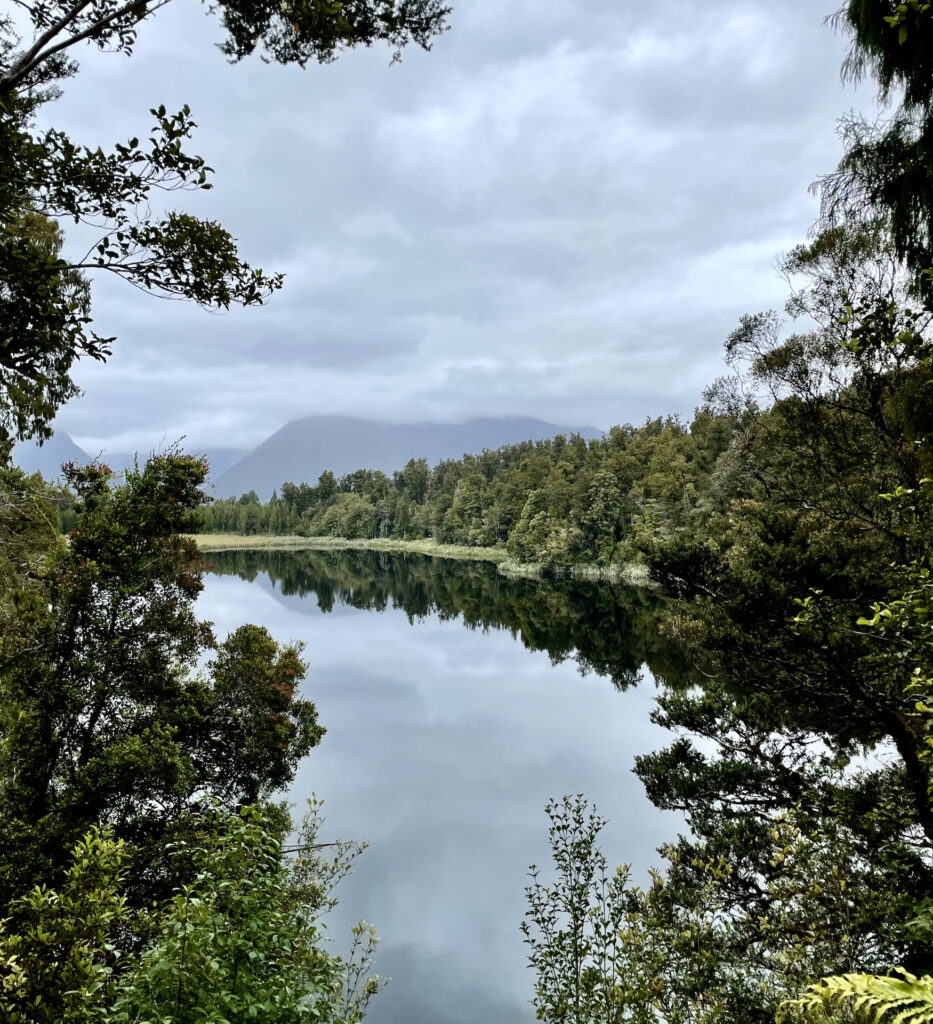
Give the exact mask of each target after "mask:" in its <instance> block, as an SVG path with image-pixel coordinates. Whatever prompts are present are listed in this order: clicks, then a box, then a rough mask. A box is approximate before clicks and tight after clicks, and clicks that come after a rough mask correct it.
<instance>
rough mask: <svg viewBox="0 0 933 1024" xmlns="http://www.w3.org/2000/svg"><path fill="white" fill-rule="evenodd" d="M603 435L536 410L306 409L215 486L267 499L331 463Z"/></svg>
mask: <svg viewBox="0 0 933 1024" xmlns="http://www.w3.org/2000/svg"><path fill="white" fill-rule="evenodd" d="M571 433H577V434H582V435H583V437H586V438H592V437H601V436H602V431H601V430H597V429H596V428H595V427H568V426H558V425H557V424H555V423H546V422H544V420H538V419H533V418H531V417H515V418H501V419H494V418H491V417H486V418H482V419H473V420H467V422H465V423H386V422H381V421H376V420H365V419H360V418H357V417H353V416H305V417H303V418H302V419H298V420H292V421H291V422H290V423H286V424H285V426H284V427H282V428H281V429H279V430H277V431H276V432H275V433H274V434H273V435H272V436H271V437H269V438H267V439H266V440H265V441H263V442H262V444H260V445H259V446H258V447H256V448H254V449H253V450H252V451H251V452H249V453H248V454H247V455H245V456H244V457H243V458H242V459H240V461H239V462H238V463H236V465H234V466H233V467H231V468H230V469H229V470H228V471H227V472H226V473H224V474H222V475H221V476H220V477H218V478H217V480H216V482H215V486H214V494H215V495H216V496H217V497H220V498H229V497H237V496H239V495H240V494H243V493H245V492H246V491H249V490H254V491H255V492H256V493H257V494H258V495H259V497H260V498H261V499H262V500H263V501H267V500H268V499H269V497H270V496H271V495H272V492H273V490H275V489H276V488H278V487H281V485H282V484H283V483H284V482H285V481H290V482H292V483H311V484H313V483H316V482H317V478H318V477H319V476H320V475H321V473H323V472H324V470H325V469H330V470H332V471H333V472H334V474H335V475H337V476H341V475H343V474H345V473H352V472H353V470H355V469H378V470H382V472H383V473H392V471H393V470H396V469H401V468H402V467H403V466H404V465H405V463H406V462H408V460H409V459H420V458H425V459H427V460H428V462H429V463H430V464H431V465H432V466H433V465H435V464H436V463H438V462H440V461H441V460H442V459H459V458H462V457H463V455H464V454H465V453H470V454H477V455H478V454H479V453H480V452H481V451H482V450H483V449H484V448H500V447H501V446H502V445H505V444H517V443H518V442H519V441H540V440H544V439H545V438H548V437H554V436H555V435H556V434H566V435H569V434H571Z"/></svg>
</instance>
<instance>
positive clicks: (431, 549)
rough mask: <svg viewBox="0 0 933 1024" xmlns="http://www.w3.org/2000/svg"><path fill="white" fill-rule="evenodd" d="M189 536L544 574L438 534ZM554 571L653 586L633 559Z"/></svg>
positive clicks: (209, 543) (208, 542)
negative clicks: (417, 537)
mask: <svg viewBox="0 0 933 1024" xmlns="http://www.w3.org/2000/svg"><path fill="white" fill-rule="evenodd" d="M190 537H191V539H192V540H193V541H194V542H195V543H196V544H197V545H198V548H199V549H200V550H201V551H204V552H211V551H383V552H386V553H387V554H411V555H427V556H428V557H431V558H449V559H451V560H453V561H459V562H491V563H493V564H494V565H495V566H496V567H497V569H498V571H499V572H500V573H501V574H502V575H503V576H509V577H513V578H514V577H525V578H539V579H540V578H542V577H543V576H544V575H545V567H544V566H543V565H542V564H540V563H536V562H518V561H516V560H515V559H514V558H512V557H511V556H510V555H509V553H508V552H507V551H506V549H505V548H503V547H470V546H468V545H466V544H441V543H439V542H438V541H436V540H424V539H422V540H399V539H398V538H394V537H374V538H371V539H368V540H367V539H356V540H351V539H349V538H346V537H298V536H296V535H295V534H251V535H247V534H241V533H195V534H190ZM550 571H551V572H552V573H555V574H556V575H558V576H566V577H570V578H571V579H577V580H589V581H592V582H596V581H598V582H603V583H615V584H623V585H625V586H630V587H648V588H651V589H654V588H655V587H657V583H655V582H654V581H653V580H652V579H651V577H650V574H649V572H648V569H647V567H646V566H644V565H641V564H639V563H637V562H625V563H616V564H613V565H593V564H591V563H581V564H579V565H568V566H552V567H551V568H550Z"/></svg>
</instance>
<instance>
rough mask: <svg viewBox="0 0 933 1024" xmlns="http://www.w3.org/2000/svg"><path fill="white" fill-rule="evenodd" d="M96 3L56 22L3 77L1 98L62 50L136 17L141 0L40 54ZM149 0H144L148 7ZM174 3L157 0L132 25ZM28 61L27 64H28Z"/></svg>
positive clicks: (86, 1) (85, 0)
mask: <svg viewBox="0 0 933 1024" xmlns="http://www.w3.org/2000/svg"><path fill="white" fill-rule="evenodd" d="M92 2H93V0H82V2H81V3H79V4H77V5H76V6H75V7H74V8H72V10H71V11H70V12H69V13H68V14H67V15H65V16H64V17H63V18H61V19H60V20H59V21H57V22H56V23H55V25H53V26H52V28H50V29H49V30H48V31H47V32H44V33H43V34H42V36H40V37H39V39H38V40H36V42H35V43H34V44H33V46H32V47H30V49H29V50H28V51H27V53H26V54H24V55H23V57H22V58H20V60H18V61H17V62H16V64H15V65H14V66H13V68H11V70H10V71H9V72H7V74H5V75H4V76H3V77H2V78H0V95H2V94H3V93H6V92H10V91H11V90H12V89H14V88H15V87H16V86H17V85H19V83H20V82H21V81H22V80H23V79H24V78H25V77H26V75H28V74H29V73H30V71H32V70H33V69H34V68H36V67H38V65H39V64H41V63H42V62H43V61H45V60H48V59H49V57H52V56H54V54H56V53H59V52H60V51H61V50H65V49H67V48H68V47H69V46H74V44H75V43H80V42H81V41H82V40H84V39H88V38H90V37H91V36H93V35H96V34H97V33H98V32H100V31H101V30H103V29H105V28H107V27H108V26H110V25H112V24H113V23H114V22H115V21H118V20H119V19H120V18H122V17H124V16H125V15H127V14H133V12H134V10H135V9H137V8H138V7H139V0H128V2H127V3H125V4H124V5H123V6H122V7H120V8H118V9H117V10H116V11H114V12H113V13H112V14H110V15H108V16H107V17H106V18H101V19H100V20H99V21H95V22H94V23H93V24H91V25H89V26H88V27H87V28H86V29H84V30H83V31H81V32H76V33H75V34H74V35H72V36H69V37H68V38H67V39H63V40H62V41H61V42H60V43H56V44H55V45H54V46H50V47H49V48H48V49H47V50H44V51H43V52H42V53H39V52H38V50H39V49H41V47H42V46H43V45H45V43H47V42H49V41H50V40H52V39H54V37H55V36H56V35H58V33H59V32H60V31H61V30H62V29H63V28H64V27H66V26H67V24H68V22H69V21H71V20H72V19H73V18H75V17H77V15H78V14H80V13H81V11H82V10H83V9H84V8H85V7H87V6H88V5H89V4H90V3H92ZM145 2H146V0H143V3H144V4H145ZM171 2H172V0H158V2H157V3H154V4H153V5H152V6H151V7H147V6H144V7H143V9H142V12H141V13H140V14H138V15H135V14H134V17H133V24H134V25H138V24H139V23H140V22H141V21H143V20H144V19H145V18H146V16H147V15H149V14H152V13H154V12H155V11H157V10H159V8H160V7H164V6H165V5H166V4H169V3H171ZM27 60H28V62H27Z"/></svg>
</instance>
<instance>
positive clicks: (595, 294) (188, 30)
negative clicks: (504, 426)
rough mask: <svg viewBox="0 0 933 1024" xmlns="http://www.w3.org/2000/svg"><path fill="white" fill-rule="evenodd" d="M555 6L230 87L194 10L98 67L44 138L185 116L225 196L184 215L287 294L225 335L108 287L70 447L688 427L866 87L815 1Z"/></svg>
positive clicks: (772, 275) (221, 321) (91, 54)
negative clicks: (842, 71) (403, 428)
mask: <svg viewBox="0 0 933 1024" xmlns="http://www.w3.org/2000/svg"><path fill="white" fill-rule="evenodd" d="M539 8H540V5H536V6H535V7H532V5H531V4H530V3H528V2H526V0H519V2H516V3H513V4H510V5H497V4H494V3H493V2H492V0H473V2H472V3H469V4H459V5H455V6H454V11H453V14H452V16H451V19H450V24H451V28H450V31H449V32H447V33H446V34H445V35H443V36H442V37H441V38H439V39H438V40H437V41H436V43H435V46H434V49H433V50H432V52H431V53H427V54H425V53H422V52H420V51H417V52H416V51H408V52H406V53H405V55H404V59H403V61H402V63H401V64H400V65H396V66H394V67H390V66H389V53H388V51H386V50H380V49H373V50H368V51H365V50H364V51H361V52H353V53H349V54H346V55H344V56H343V57H341V58H340V60H339V61H338V62H337V63H335V64H333V65H330V66H326V67H314V68H309V69H307V70H306V71H304V72H302V71H300V70H298V69H294V68H280V67H277V66H267V65H264V64H262V63H261V62H260V61H258V60H250V61H246V62H244V63H243V64H241V65H237V66H230V65H228V64H227V63H226V62H225V60H224V58H223V56H222V55H221V54H220V53H219V51H217V49H216V48H215V47H214V46H213V45H212V44H213V43H216V42H217V41H218V40H219V39H220V35H221V33H220V28H219V26H218V25H217V23H216V21H215V20H214V19H212V18H211V17H209V16H206V15H205V11H204V9H203V8H200V7H196V6H194V5H190V6H186V5H184V4H173V5H170V6H169V7H168V8H166V9H165V10H164V11H160V12H159V14H158V15H157V16H156V18H155V19H154V21H153V22H151V23H150V24H144V25H143V26H142V28H141V31H140V37H139V42H138V46H137V52H136V53H135V54H134V56H133V57H132V58H131V59H129V60H127V59H126V58H125V57H121V56H119V55H114V54H99V53H96V52H95V51H92V50H88V51H85V52H82V53H80V54H79V55H78V56H79V58H80V60H81V70H80V71H79V73H78V75H77V77H76V78H75V79H74V80H72V81H69V82H67V83H66V89H65V95H64V97H63V98H62V99H60V100H58V101H57V102H55V103H53V104H51V105H49V106H48V107H47V108H46V111H45V116H46V117H47V118H48V119H49V122H50V123H53V124H56V125H57V126H60V127H63V128H65V129H66V130H67V131H69V132H70V133H71V135H72V137H73V138H74V139H75V140H76V141H81V142H85V143H88V144H91V145H98V144H100V145H102V146H104V147H105V148H108V147H109V146H112V144H113V143H114V142H116V141H119V140H120V139H123V138H125V137H127V136H130V135H134V134H136V135H142V134H143V133H144V132H145V130H146V129H147V128H148V127H149V121H150V118H149V115H148V114H147V110H148V108H149V107H152V106H156V105H158V104H159V103H164V104H165V105H166V107H167V108H169V109H170V110H171V109H177V108H179V107H181V105H182V104H184V103H188V104H189V105H190V106H191V108H192V112H193V115H194V118H195V120H196V121H197V123H198V125H199V127H198V129H197V131H196V133H195V138H194V140H193V142H192V144H191V146H190V148H191V150H192V151H194V152H197V153H200V154H201V155H203V156H204V157H205V158H206V159H207V162H208V164H209V165H211V166H212V167H213V168H214V169H215V171H216V175H215V178H214V183H215V187H214V190H213V191H211V192H206V193H190V194H186V195H182V196H180V197H172V198H173V200H174V203H173V205H175V206H177V207H178V208H181V209H185V210H190V211H191V212H194V213H197V214H198V215H201V216H206V217H210V218H216V219H218V220H220V221H221V222H222V223H223V225H224V226H225V227H226V228H227V229H228V230H230V231H231V232H232V233H233V234H234V235H235V236H236V237H237V238H238V239H239V241H240V245H241V252H242V254H243V255H244V256H245V257H246V258H247V259H248V260H249V261H250V262H251V263H253V264H254V265H259V266H262V267H263V268H264V269H265V270H267V271H283V272H284V273H285V274H286V283H285V288H284V290H283V291H282V292H279V293H277V294H276V295H275V296H274V297H273V299H272V300H271V302H270V303H269V304H268V305H267V306H265V307H262V308H258V309H248V310H233V311H231V312H229V313H226V314H223V315H216V314H215V315H212V314H208V313H205V312H203V311H201V310H199V309H197V308H196V307H194V306H192V305H191V304H188V303H178V302H169V301H164V300H158V299H155V298H152V297H149V296H146V295H142V294H140V293H139V292H138V291H137V290H135V289H133V288H131V287H128V286H126V285H124V284H123V283H122V282H120V281H115V280H97V281H95V285H94V317H95V329H96V330H97V331H98V332H99V333H102V334H106V335H110V334H115V335H117V338H118V340H117V342H116V345H115V348H114V354H113V357H112V358H111V360H110V361H109V362H108V363H107V364H106V365H104V366H100V365H97V364H93V365H91V364H88V363H83V364H81V366H80V367H79V368H78V371H77V373H76V379H77V380H78V382H79V384H80V385H81V386H82V387H83V388H84V389H85V394H84V395H83V397H81V398H78V399H76V400H74V401H73V402H71V403H70V404H69V405H67V406H66V407H65V408H64V409H63V410H62V411H61V412H60V414H59V416H58V418H57V421H56V427H57V428H59V429H61V430H64V431H66V432H68V433H69V434H71V435H72V436H73V437H74V438H75V440H76V441H77V442H78V443H79V444H80V445H82V447H84V448H85V449H87V450H100V449H109V450H116V451H122V450H133V449H139V450H145V449H149V448H152V447H154V446H158V445H160V444H163V443H165V442H166V441H172V440H175V439H176V438H178V437H181V436H183V435H184V436H186V437H187V438H188V439H189V440H190V441H191V443H193V444H196V445H201V446H209V445H215V446H216V445H225V446H231V447H252V446H254V445H256V444H258V443H259V442H260V441H262V440H263V439H264V438H265V437H267V436H268V435H269V434H271V433H273V432H274V431H275V430H276V429H278V428H279V427H280V426H281V425H282V424H284V423H285V422H286V421H288V420H291V419H294V418H296V417H299V416H304V415H310V414H343V415H356V416H369V417H373V418H378V419H385V420H390V421H433V420H445V421H449V420H464V419H467V418H470V417H473V416H482V415H489V416H536V417H539V418H541V419H545V420H549V421H551V422H558V423H572V424H580V425H583V424H587V425H593V426H596V427H598V428H601V429H605V428H608V427H609V426H610V425H612V424H614V423H621V422H633V423H639V422H641V421H643V420H644V419H645V418H646V417H647V416H656V415H663V414H667V413H679V414H681V415H689V414H690V413H691V411H692V410H693V408H694V407H695V406H696V405H697V404H698V402H699V401H700V397H701V393H702V390H703V388H704V386H705V385H707V384H708V383H709V382H710V381H712V380H713V379H714V378H715V377H716V376H718V375H719V374H720V373H721V372H722V359H721V352H722V343H723V341H724V339H725V337H726V336H727V334H728V333H729V331H730V330H731V329H732V328H733V327H734V326H735V324H736V322H737V320H738V318H739V316H741V315H742V314H743V313H746V312H756V311H758V310H760V309H765V308H779V307H780V306H781V305H782V304H783V301H784V298H785V293H786V286H785V284H784V282H782V281H781V279H780V277H779V275H778V273H777V271H776V268H775V264H776V259H777V257H778V255H779V254H780V253H781V252H783V251H786V250H787V249H789V248H790V247H792V246H793V245H795V244H797V243H799V242H801V241H803V240H804V239H805V238H806V235H807V232H808V230H809V229H810V227H811V225H812V223H813V221H814V219H815V217H816V213H817V200H816V198H815V197H813V196H812V195H810V194H808V192H807V187H808V185H809V184H810V183H811V182H812V181H813V180H814V179H816V178H817V177H819V175H821V174H823V173H825V172H827V171H829V170H831V169H832V168H833V166H834V165H835V163H836V161H837V159H838V157H839V154H840V144H839V141H838V139H837V137H836V135H835V124H836V120H837V119H838V117H839V116H840V115H842V114H843V113H844V112H846V111H847V110H849V109H850V108H853V107H856V108H860V109H863V110H864V109H866V108H867V107H868V106H869V105H870V104H871V103H872V102H873V97H872V94H871V90H870V89H863V90H862V91H861V92H858V91H855V90H853V89H851V88H843V86H842V84H841V82H840V78H839V67H840V64H841V61H842V58H843V56H844V54H845V51H846V46H847V43H846V40H845V39H844V38H842V37H840V36H838V35H836V34H834V33H833V32H832V31H831V30H830V29H829V28H828V27H826V26H825V25H824V24H823V21H824V18H825V17H826V15H828V14H830V13H832V12H831V11H830V10H820V9H818V8H815V5H813V4H812V2H810V0H793V2H791V3H788V4H785V5H782V6H781V8H780V9H777V8H775V7H774V6H773V5H764V4H760V3H758V4H756V3H741V2H735V0H715V2H713V3H710V4H707V5H703V6H702V7H699V6H698V5H693V4H688V3H686V2H682V0H658V2H656V3H655V4H653V5H651V7H650V9H649V10H645V9H644V8H642V7H636V6H635V5H632V6H629V5H622V4H613V3H609V2H607V0H576V2H575V3H570V2H569V0H568V2H562V0H553V2H552V3H551V4H549V5H548V6H547V9H546V10H544V11H542V10H540V9H539ZM66 232H67V226H66ZM79 243H80V239H79V238H78V237H77V236H74V238H73V240H72V242H71V244H73V245H75V246H78V245H79Z"/></svg>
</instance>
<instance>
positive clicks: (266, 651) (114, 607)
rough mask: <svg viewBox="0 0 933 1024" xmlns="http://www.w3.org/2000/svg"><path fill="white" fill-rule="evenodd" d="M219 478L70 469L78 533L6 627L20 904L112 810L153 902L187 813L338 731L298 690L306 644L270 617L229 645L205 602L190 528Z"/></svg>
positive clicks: (7, 740) (193, 469)
mask: <svg viewBox="0 0 933 1024" xmlns="http://www.w3.org/2000/svg"><path fill="white" fill-rule="evenodd" d="M204 473H205V467H204V465H203V463H201V462H200V461H198V460H196V459H194V458H191V457H190V456H180V455H175V454H168V455H165V456H159V457H156V458H153V459H151V460H150V461H149V462H148V463H147V465H146V467H145V468H144V469H142V470H136V471H132V472H130V473H128V474H127V479H126V483H125V484H124V485H123V486H121V487H112V486H111V484H110V474H109V471H108V470H107V469H106V467H101V466H91V467H86V468H84V469H77V468H75V467H71V468H69V470H68V475H69V478H70V480H71V482H72V485H73V486H74V487H75V488H76V490H77V493H78V498H77V502H76V506H75V510H74V511H75V515H76V521H77V525H76V527H75V529H74V530H73V531H72V533H71V536H70V543H69V544H68V545H67V546H66V547H65V546H60V545H57V544H56V545H55V546H54V547H53V548H52V550H51V551H49V552H48V553H47V556H46V560H45V562H44V563H43V564H42V565H41V566H35V567H33V569H32V575H31V577H30V580H29V581H28V582H29V584H30V589H26V588H25V586H22V587H20V588H19V589H18V591H17V592H16V594H15V595H14V597H15V600H14V602H13V609H12V611H11V613H10V614H9V615H8V616H7V617H6V619H5V621H4V622H3V634H2V635H0V642H2V652H3V657H2V663H0V695H2V701H0V708H2V712H0V744H2V751H3V762H2V769H0V807H2V816H3V826H2V828H0V893H2V900H3V902H4V903H5V902H7V901H8V900H10V899H12V898H13V897H14V896H16V895H17V894H19V893H22V892H23V891H25V889H26V888H27V887H28V886H29V885H31V884H33V882H35V881H38V880H41V881H43V882H45V883H46V884H55V882H56V880H57V879H58V878H59V877H60V872H61V871H62V870H63V869H64V857H65V855H66V853H67V851H68V849H70V847H71V846H73V844H74V843H75V842H76V841H77V840H78V838H79V837H80V836H81V835H82V834H84V833H85V832H86V831H87V829H88V828H90V827H91V826H93V825H95V824H100V823H105V824H109V825H111V826H112V827H113V828H114V830H115V834H116V836H117V838H123V839H127V840H130V841H132V842H133V843H134V845H136V846H137V847H138V853H137V856H136V858H135V861H134V865H135V866H134V877H133V879H132V880H131V886H132V887H133V891H134V892H136V897H135V898H138V899H140V900H143V899H145V898H146V896H145V895H144V894H142V893H140V892H138V891H136V889H135V887H136V886H137V885H141V884H142V880H143V879H144V878H147V879H148V881H147V882H146V885H147V886H148V887H149V890H150V892H152V893H153V894H154V893H155V892H156V890H155V889H153V888H152V887H153V886H157V882H156V880H155V879H156V877H158V876H160V875H162V874H164V871H165V865H164V857H163V854H162V848H163V845H164V843H165V842H166V838H167V837H168V836H169V835H170V834H171V833H172V831H173V829H174V828H175V827H176V824H177V823H178V822H179V820H180V819H181V816H182V815H183V814H184V812H185V811H186V809H187V808H189V807H190V806H191V805H192V804H193V803H196V802H198V801H201V800H203V799H204V798H205V797H214V798H216V799H218V800H220V801H222V803H223V804H224V805H226V806H235V805H236V804H237V803H239V802H243V801H255V800H256V799H260V798H265V797H266V796H268V794H269V793H271V792H272V791H274V790H276V789H279V788H281V787H283V786H285V785H286V784H287V782H288V781H289V780H290V778H291V777H292V774H293V772H294V770H295V766H296V765H297V763H298V761H299V760H300V758H301V757H303V756H304V755H305V754H306V753H307V752H308V750H309V749H310V748H311V747H313V746H314V745H316V744H317V743H318V742H319V740H320V738H321V736H322V734H323V729H322V728H321V726H320V725H319V724H318V722H317V714H316V710H315V708H314V705H313V704H312V703H311V702H309V701H306V700H303V699H301V698H300V697H299V696H298V693H297V687H298V685H299V684H300V682H301V680H302V678H303V677H304V673H305V666H304V664H303V663H302V662H301V660H300V649H299V648H296V647H280V646H279V645H278V644H276V643H275V642H274V641H273V640H272V639H271V637H269V635H268V633H267V632H266V631H265V630H264V629H261V628H259V627H256V626H243V627H241V628H240V629H238V630H236V631H235V632H234V633H232V634H231V635H230V636H229V637H228V638H227V639H226V640H224V641H222V642H219V643H218V642H217V641H216V640H215V638H214V636H213V633H212V632H211V630H210V628H209V626H208V624H205V623H201V622H199V621H198V620H197V618H196V617H195V615H194V611H193V602H194V600H195V598H196V596H197V594H198V593H199V592H200V590H201V572H200V568H199V565H198V561H197V551H196V548H195V547H194V546H193V545H192V543H191V541H190V540H188V539H186V538H184V537H182V536H181V533H182V532H186V531H188V530H190V529H191V528H192V527H193V526H194V524H195V522H196V519H197V509H198V506H199V505H200V504H201V503H202V502H203V500H204V496H203V494H202V492H201V491H200V490H199V484H200V483H201V482H202V480H203V478H204ZM210 651H213V652H214V657H213V659H212V660H211V661H209V662H207V664H206V665H205V666H204V667H203V668H202V669H201V671H200V672H198V673H197V674H192V669H193V668H194V666H195V664H196V662H197V660H198V659H199V658H202V657H203V656H204V655H205V654H207V653H208V652H210ZM160 863H161V865H162V866H161V867H160V866H159V865H160ZM153 872H155V876H154V875H153Z"/></svg>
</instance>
